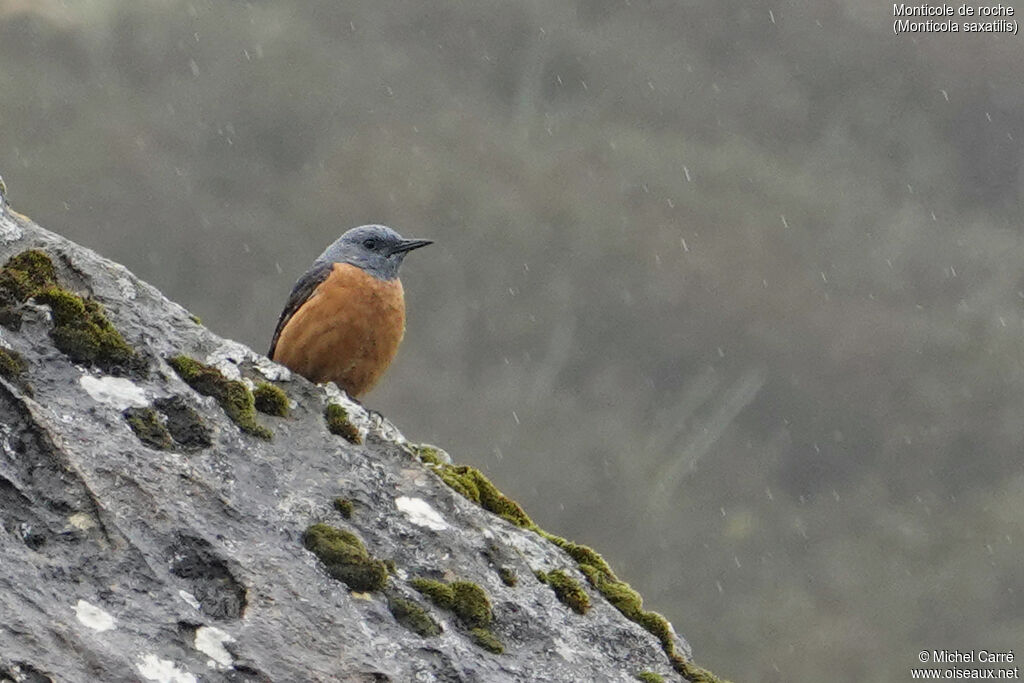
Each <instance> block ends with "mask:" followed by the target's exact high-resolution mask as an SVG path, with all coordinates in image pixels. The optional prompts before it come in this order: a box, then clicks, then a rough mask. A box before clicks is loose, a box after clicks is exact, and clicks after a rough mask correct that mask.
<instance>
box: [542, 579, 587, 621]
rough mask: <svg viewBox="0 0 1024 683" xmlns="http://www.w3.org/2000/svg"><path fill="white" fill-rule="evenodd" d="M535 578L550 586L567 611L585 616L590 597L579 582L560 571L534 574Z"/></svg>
mask: <svg viewBox="0 0 1024 683" xmlns="http://www.w3.org/2000/svg"><path fill="white" fill-rule="evenodd" d="M536 575H537V578H538V579H539V580H540V581H542V582H543V583H546V584H547V585H549V586H551V589H552V590H553V591H555V595H556V596H558V599H559V600H560V601H561V602H562V603H563V604H565V605H566V606H567V607H568V608H569V609H571V610H572V611H573V612H576V613H577V614H586V613H587V610H589V609H590V597H589V596H587V592H586V591H585V590H583V586H581V585H580V582H579V581H577V580H576V579H574V578H572V577H571V576H569V575H568V574H566V573H565V572H564V571H562V570H561V569H556V570H554V571H551V572H548V573H546V574H545V573H544V572H536Z"/></svg>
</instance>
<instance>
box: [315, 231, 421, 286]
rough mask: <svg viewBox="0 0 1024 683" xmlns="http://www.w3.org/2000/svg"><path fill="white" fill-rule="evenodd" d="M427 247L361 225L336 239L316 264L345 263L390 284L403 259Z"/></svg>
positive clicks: (392, 233) (411, 240)
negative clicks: (411, 252)
mask: <svg viewBox="0 0 1024 683" xmlns="http://www.w3.org/2000/svg"><path fill="white" fill-rule="evenodd" d="M428 244H433V241H432V240H416V239H405V238H404V237H402V236H401V235H399V234H398V233H397V232H395V231H394V230H392V229H391V228H389V227H387V226H386V225H362V226H359V227H358V228H352V229H351V230H349V231H348V232H346V233H345V234H343V235H342V236H341V237H339V238H338V239H336V240H335V241H334V243H333V244H331V246H329V247H327V249H325V250H324V253H322V254H320V256H318V257H317V259H316V262H317V263H349V264H351V265H353V266H356V267H358V268H362V269H363V270H365V271H366V272H367V273H369V274H370V275H373V276H374V277H376V278H379V279H381V280H393V279H395V278H396V277H398V267H399V266H401V265H402V260H403V259H404V258H405V255H406V254H408V253H409V252H410V251H412V250H413V249H419V248H420V247H425V246H427V245H428Z"/></svg>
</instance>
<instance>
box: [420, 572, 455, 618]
mask: <svg viewBox="0 0 1024 683" xmlns="http://www.w3.org/2000/svg"><path fill="white" fill-rule="evenodd" d="M409 583H410V585H412V587H413V588H415V589H416V590H418V591H419V592H420V593H422V594H423V595H425V596H426V597H428V598H430V601H431V602H432V603H434V604H435V605H437V606H438V607H440V608H441V609H446V610H451V608H452V601H453V600H454V599H455V595H454V593H452V589H451V587H449V586H448V584H447V583H445V582H444V581H435V580H434V579H424V578H422V577H419V576H417V577H415V578H413V579H412V580H411V581H410V582H409Z"/></svg>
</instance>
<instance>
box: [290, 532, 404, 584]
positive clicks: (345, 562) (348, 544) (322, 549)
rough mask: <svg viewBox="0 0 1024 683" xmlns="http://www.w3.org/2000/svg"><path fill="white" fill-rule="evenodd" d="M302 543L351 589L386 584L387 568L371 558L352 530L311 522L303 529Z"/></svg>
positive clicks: (332, 575)
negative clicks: (304, 531)
mask: <svg viewBox="0 0 1024 683" xmlns="http://www.w3.org/2000/svg"><path fill="white" fill-rule="evenodd" d="M302 543H303V545H304V546H305V547H306V549H307V550H309V551H311V552H312V553H313V554H314V555H316V556H317V557H318V558H320V561H321V562H323V563H324V567H326V569H327V573H328V574H330V575H331V577H333V578H335V579H337V580H338V581H343V582H344V583H345V584H346V585H347V586H348V587H349V588H351V589H352V590H356V591H376V590H381V589H382V588H384V587H385V586H386V585H387V582H388V570H387V567H386V566H385V564H384V563H383V562H381V561H380V560H378V559H375V558H373V557H371V556H370V554H369V553H368V552H367V551H366V546H364V545H363V542H362V541H361V540H359V537H358V536H356V535H355V534H353V533H352V532H351V531H345V530H344V529H337V528H335V527H332V526H330V525H327V524H314V525H313V526H311V527H309V528H308V529H306V533H304V534H303V536H302Z"/></svg>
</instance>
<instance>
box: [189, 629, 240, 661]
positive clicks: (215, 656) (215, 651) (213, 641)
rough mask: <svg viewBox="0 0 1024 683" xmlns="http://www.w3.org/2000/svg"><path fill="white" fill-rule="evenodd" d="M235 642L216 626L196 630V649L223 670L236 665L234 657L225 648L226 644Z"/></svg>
mask: <svg viewBox="0 0 1024 683" xmlns="http://www.w3.org/2000/svg"><path fill="white" fill-rule="evenodd" d="M234 641H235V639H234V638H232V637H231V636H229V635H228V634H227V633H225V632H224V631H221V630H220V629H219V628H217V627H215V626H200V627H199V628H197V629H196V640H195V646H196V649H197V650H199V651H200V652H202V653H203V654H205V655H206V656H208V657H209V658H210V659H211V660H213V662H212V663H213V664H215V665H217V666H220V667H221V668H227V667H229V666H231V665H232V664H234V661H235V660H234V657H232V656H231V653H230V652H228V651H227V649H225V647H224V643H233V642H234Z"/></svg>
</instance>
